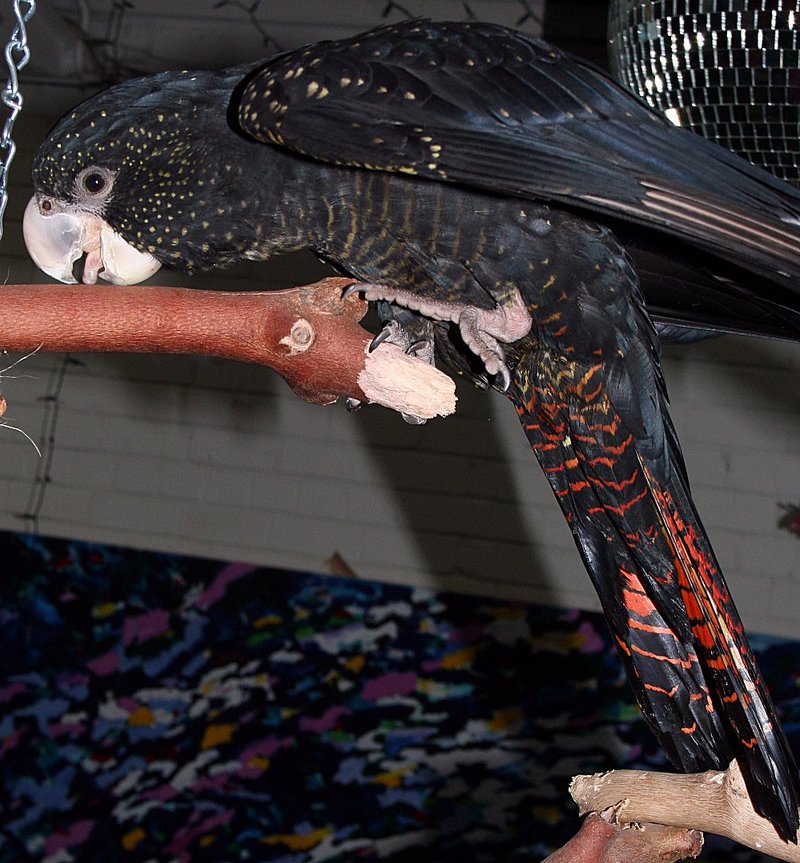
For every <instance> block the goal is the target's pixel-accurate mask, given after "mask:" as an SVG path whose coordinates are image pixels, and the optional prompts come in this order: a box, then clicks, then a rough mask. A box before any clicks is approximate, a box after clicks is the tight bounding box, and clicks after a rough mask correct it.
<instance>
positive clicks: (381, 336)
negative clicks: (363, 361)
mask: <svg viewBox="0 0 800 863" xmlns="http://www.w3.org/2000/svg"><path fill="white" fill-rule="evenodd" d="M391 335H392V330H391V329H390V328H389V327H388V326H386V327H384V328H383V329H382V330H381V331H380V332H379V333H378V335H377V336H375V338H374V339H373V340H372V341H371V342H370V343H369V348H368V350H369V352H370V353H372V352H373V351H374V350H375V348H377V347H378V345H382V344H383V343H384V342H385V341H386V340H387V339H388V338H390V337H391Z"/></svg>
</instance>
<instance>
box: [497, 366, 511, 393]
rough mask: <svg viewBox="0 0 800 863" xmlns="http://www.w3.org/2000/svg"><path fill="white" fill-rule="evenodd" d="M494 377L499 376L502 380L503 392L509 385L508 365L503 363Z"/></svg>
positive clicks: (509, 373)
mask: <svg viewBox="0 0 800 863" xmlns="http://www.w3.org/2000/svg"><path fill="white" fill-rule="evenodd" d="M496 377H498V378H500V380H501V381H502V382H503V392H507V391H508V388H509V387H510V386H511V372H509V370H508V366H507V365H506V364H505V363H503V364H502V365H501V366H500V368H499V369H498V371H497V375H496Z"/></svg>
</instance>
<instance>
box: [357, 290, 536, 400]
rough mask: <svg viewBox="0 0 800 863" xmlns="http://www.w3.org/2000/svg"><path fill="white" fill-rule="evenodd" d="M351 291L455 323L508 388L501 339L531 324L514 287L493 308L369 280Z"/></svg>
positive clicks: (518, 336) (518, 334) (517, 336)
mask: <svg viewBox="0 0 800 863" xmlns="http://www.w3.org/2000/svg"><path fill="white" fill-rule="evenodd" d="M353 293H361V294H363V295H364V297H365V299H367V300H369V301H379V300H384V301H385V302H390V303H396V304H397V305H399V306H403V307H404V308H407V309H412V310H413V311H415V312H418V313H419V314H421V315H424V316H425V317H428V318H433V319H434V320H438V321H452V322H453V323H455V324H457V325H458V328H459V331H460V332H461V338H462V339H463V340H464V343H465V344H466V345H467V347H468V348H469V349H470V350H471V351H472V352H473V353H475V354H476V355H477V356H478V357H480V359H481V361H482V362H483V364H484V366H485V367H486V371H487V372H489V374H491V375H499V376H500V378H501V379H502V381H503V388H504V389H508V385H509V383H510V381H511V376H510V374H509V371H508V367H507V366H506V361H505V351H504V350H503V346H502V344H501V343H506V344H509V343H511V342H515V341H517V339H521V338H523V337H524V336H526V335H527V334H528V332H529V331H530V328H531V316H530V314H529V312H528V310H527V308H526V307H525V303H524V302H523V300H522V297H521V296H520V293H519V290H517V288H512V289H510V290H509V291H508V293H507V295H506V296H505V297H503V298H501V299H500V300H499V301H498V304H497V306H496V307H495V308H494V309H481V308H478V307H477V306H470V305H466V304H463V303H456V302H452V301H448V300H438V299H432V298H430V297H424V296H420V295H419V294H416V293H414V292H413V291H407V290H402V289H400V288H393V287H390V286H388V285H380V284H374V283H371V282H367V283H362V284H355V285H351V286H350V287H349V288H348V289H347V290H346V291H345V295H346V296H349V295H350V294H353Z"/></svg>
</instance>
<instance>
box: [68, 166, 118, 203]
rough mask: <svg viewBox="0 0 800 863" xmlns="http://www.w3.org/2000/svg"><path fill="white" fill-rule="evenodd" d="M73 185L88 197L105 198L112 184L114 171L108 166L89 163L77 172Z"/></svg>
mask: <svg viewBox="0 0 800 863" xmlns="http://www.w3.org/2000/svg"><path fill="white" fill-rule="evenodd" d="M75 185H76V186H77V191H78V193H79V194H81V195H88V196H89V197H90V198H100V199H103V198H106V197H107V196H108V194H109V192H110V191H111V187H112V186H113V185H114V172H113V171H109V170H108V168H101V167H99V166H95V165H91V166H89V167H88V168H84V169H83V170H82V171H81V172H80V174H78V177H77V180H76V183H75Z"/></svg>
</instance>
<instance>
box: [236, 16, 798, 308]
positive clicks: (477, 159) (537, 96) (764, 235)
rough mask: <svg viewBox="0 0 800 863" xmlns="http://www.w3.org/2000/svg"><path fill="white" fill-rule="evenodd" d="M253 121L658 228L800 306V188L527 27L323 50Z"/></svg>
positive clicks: (258, 77) (442, 32) (290, 60)
mask: <svg viewBox="0 0 800 863" xmlns="http://www.w3.org/2000/svg"><path fill="white" fill-rule="evenodd" d="M239 119H240V122H241V124H242V126H243V128H244V130H245V131H246V132H248V133H249V134H251V135H253V136H254V137H256V138H259V139H261V140H264V141H269V142H272V143H275V144H280V145H283V146H285V147H287V148H290V149H292V150H294V151H296V152H299V153H303V154H306V155H309V156H311V157H313V158H315V159H320V160H323V161H327V162H332V163H339V164H345V165H354V166H358V167H363V168H373V169H379V170H387V171H398V172H407V173H409V174H415V175H418V176H423V177H427V178H431V179H434V180H439V181H443V182H455V183H462V184H466V185H469V186H473V187H476V188H480V189H484V190H488V191H491V192H496V193H500V194H505V195H518V196H520V197H523V198H537V199H548V200H552V201H556V202H560V203H563V204H568V205H570V206H572V207H579V208H581V209H583V210H589V211H592V212H594V213H596V214H600V215H603V216H605V217H611V218H613V219H617V220H619V219H621V220H624V221H627V222H631V223H634V224H639V225H644V226H648V227H658V228H660V229H661V230H663V231H666V232H668V233H669V234H672V235H673V236H675V237H679V238H681V239H682V240H685V241H688V242H689V243H690V244H692V245H695V246H700V247H702V248H704V249H707V250H710V251H712V252H714V253H715V254H716V255H719V256H720V257H721V258H723V259H728V260H734V261H736V262H737V263H738V264H739V265H741V266H744V267H746V268H748V269H750V270H751V271H753V272H755V273H761V274H764V275H768V276H769V277H770V279H771V280H773V281H774V282H777V283H778V285H779V286H780V287H778V286H775V288H774V290H773V296H772V299H773V301H774V302H776V303H777V304H779V305H780V304H782V305H784V306H786V307H787V309H789V310H794V312H795V313H796V312H797V309H798V306H800V294H798V289H797V287H796V284H795V283H796V279H797V277H798V275H800V193H798V192H797V191H795V190H794V189H792V188H791V187H790V186H788V185H787V184H785V183H782V182H781V181H779V180H777V179H775V178H773V177H771V176H770V175H769V174H767V173H766V172H764V171H762V170H760V169H758V168H755V167H753V166H751V165H750V164H749V163H747V162H745V161H744V160H743V159H741V158H740V157H738V156H735V155H733V154H731V153H729V152H727V151H726V150H724V149H723V148H721V147H718V146H717V145H715V144H712V143H710V142H708V141H705V140H703V139H702V138H700V137H698V136H696V135H694V134H692V133H690V132H688V131H686V130H682V129H677V128H675V127H674V126H672V125H671V124H670V123H668V122H667V121H666V120H664V119H663V118H661V117H660V116H659V115H657V114H656V113H655V112H653V111H651V110H650V109H649V108H648V107H647V106H645V105H644V104H643V103H641V102H639V101H638V100H637V99H636V98H634V97H633V96H631V95H630V94H629V93H628V92H627V91H625V90H623V89H622V88H621V87H619V86H618V85H616V84H615V83H614V82H613V81H611V80H610V79H609V78H608V77H606V76H605V74H604V73H602V72H601V71H600V70H598V69H596V68H595V67H593V66H592V65H590V64H588V63H586V62H584V61H582V60H579V59H577V58H574V57H570V56H568V55H565V54H563V53H561V52H559V51H557V50H556V49H554V48H552V47H550V46H548V45H546V44H545V43H543V42H541V41H539V40H536V39H534V38H532V37H529V36H526V35H523V34H521V33H516V32H514V31H510V30H507V29H504V28H502V27H497V26H494V25H489V24H478V23H474V22H468V23H458V24H456V23H434V22H428V21H410V22H406V23H403V24H399V25H394V26H389V27H382V28H379V29H377V30H373V31H370V32H369V33H366V34H363V35H361V36H357V37H354V38H352V39H344V40H341V41H338V42H323V43H319V44H315V45H311V46H309V47H307V48H303V49H299V50H297V51H293V52H289V53H287V54H283V55H281V56H279V57H277V58H275V59H274V60H272V61H270V62H269V63H268V64H267V65H265V66H263V67H262V68H261V69H260V70H259V71H258V72H256V73H255V74H254V75H253V76H252V77H251V78H250V80H249V81H248V82H247V85H246V86H245V87H244V88H243V91H242V97H241V101H240V106H239ZM782 289H783V290H782ZM771 290H772V289H771Z"/></svg>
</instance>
